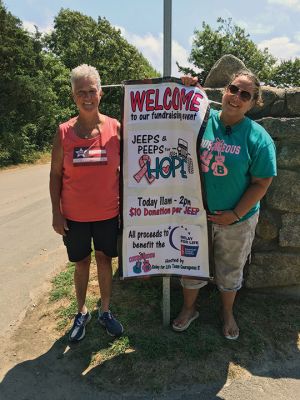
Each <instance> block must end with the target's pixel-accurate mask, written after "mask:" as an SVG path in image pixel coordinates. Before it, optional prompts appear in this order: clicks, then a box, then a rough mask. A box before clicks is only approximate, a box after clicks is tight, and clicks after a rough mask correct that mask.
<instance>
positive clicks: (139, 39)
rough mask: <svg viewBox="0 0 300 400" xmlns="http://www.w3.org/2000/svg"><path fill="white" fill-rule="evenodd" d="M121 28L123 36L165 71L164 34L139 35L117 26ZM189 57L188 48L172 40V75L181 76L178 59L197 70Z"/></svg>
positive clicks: (159, 69)
mask: <svg viewBox="0 0 300 400" xmlns="http://www.w3.org/2000/svg"><path fill="white" fill-rule="evenodd" d="M115 28H117V29H120V31H121V34H122V36H123V37H124V38H125V39H126V40H128V42H129V43H131V44H133V45H134V46H136V47H137V49H138V50H139V51H140V52H141V53H142V54H143V56H144V57H146V58H147V59H148V60H149V62H150V63H151V64H152V66H153V67H154V68H155V69H156V70H157V71H159V72H160V73H163V34H162V33H160V34H158V35H153V34H152V33H147V34H146V35H143V36H139V35H136V34H133V33H130V32H128V31H126V29H125V28H124V27H120V26H115ZM188 57H189V54H188V50H187V49H185V48H184V47H183V46H181V45H180V44H179V43H178V42H177V41H176V40H172V76H180V75H181V74H180V73H179V72H178V68H177V65H176V61H177V62H178V63H179V64H180V65H181V66H183V67H190V68H193V69H194V70H197V69H196V68H195V67H193V65H192V64H190V63H189V62H188V61H187V59H188Z"/></svg>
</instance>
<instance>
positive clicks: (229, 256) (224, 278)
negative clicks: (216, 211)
mask: <svg viewBox="0 0 300 400" xmlns="http://www.w3.org/2000/svg"><path fill="white" fill-rule="evenodd" d="M258 216H259V212H257V213H255V214H254V215H252V216H251V217H250V218H248V219H246V220H245V221H242V222H238V223H237V224H233V225H217V224H213V225H212V253H213V258H214V259H213V261H214V273H215V282H216V284H217V286H218V288H219V290H221V291H237V290H239V289H240V288H241V287H242V282H243V270H244V266H245V264H246V261H247V258H248V256H249V254H250V252H251V246H252V242H253V239H254V236H255V228H256V225H257V222H258ZM181 284H182V286H183V287H184V288H187V289H200V288H201V287H203V286H205V285H206V284H207V282H205V281H202V280H199V279H191V278H187V277H182V278H181Z"/></svg>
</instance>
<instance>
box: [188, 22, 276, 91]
mask: <svg viewBox="0 0 300 400" xmlns="http://www.w3.org/2000/svg"><path fill="white" fill-rule="evenodd" d="M217 22H218V23H219V26H218V28H217V29H216V30H215V31H214V30H213V29H212V28H211V27H210V26H209V25H208V24H206V23H205V22H203V23H202V28H203V29H202V30H201V31H200V30H195V32H194V33H195V38H194V42H193V46H192V50H191V54H190V58H189V61H190V62H192V63H193V64H194V65H195V66H196V67H198V68H200V69H201V70H202V72H201V73H200V75H199V78H200V80H201V82H202V83H203V82H204V81H205V78H206V77H207V75H208V73H209V71H210V70H211V68H212V66H213V65H214V64H215V62H216V61H217V60H219V58H221V57H222V56H223V55H225V54H232V55H234V56H236V57H238V58H239V59H240V60H242V61H243V62H244V64H245V65H246V66H247V67H248V68H250V69H251V70H252V71H253V72H254V73H257V74H259V77H260V79H261V80H267V79H268V78H269V76H270V73H271V70H272V66H273V65H274V64H275V61H276V59H275V58H274V57H273V56H272V55H271V54H269V52H268V50H267V49H265V50H263V51H262V50H259V49H258V48H257V46H256V45H255V43H254V42H253V41H252V40H250V38H249V35H248V34H247V33H246V32H245V30H244V29H243V28H241V27H239V26H238V25H235V24H233V23H232V19H231V18H229V19H228V20H226V19H223V18H218V20H217ZM182 70H184V69H182Z"/></svg>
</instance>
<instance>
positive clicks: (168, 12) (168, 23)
mask: <svg viewBox="0 0 300 400" xmlns="http://www.w3.org/2000/svg"><path fill="white" fill-rule="evenodd" d="M171 60H172V0H164V70H163V75H164V76H171V74H172V71H171ZM163 325H164V326H169V325H170V277H169V276H166V277H163Z"/></svg>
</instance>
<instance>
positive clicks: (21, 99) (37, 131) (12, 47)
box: [0, 0, 69, 165]
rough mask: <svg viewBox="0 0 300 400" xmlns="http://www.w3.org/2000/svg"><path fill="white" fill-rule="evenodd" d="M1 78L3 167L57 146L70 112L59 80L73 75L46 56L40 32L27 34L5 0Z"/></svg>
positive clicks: (0, 13)
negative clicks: (59, 131)
mask: <svg viewBox="0 0 300 400" xmlns="http://www.w3.org/2000/svg"><path fill="white" fill-rule="evenodd" d="M66 72H67V74H66ZM0 74H1V80H0V91H1V100H0V113H1V119H0V165H5V164H10V163H18V162H24V161H29V160H31V159H32V157H33V156H34V151H39V150H44V149H45V148H47V147H49V143H50V142H51V141H52V136H53V133H54V132H55V129H56V126H57V122H58V121H59V120H60V117H62V114H63V109H65V108H66V106H65V104H63V109H62V108H61V103H62V100H61V98H62V96H61V95H60V93H61V88H58V85H57V87H55V79H56V80H57V79H60V78H61V77H62V76H63V77H64V79H67V80H69V77H68V74H69V72H68V70H67V69H66V68H65V67H64V66H63V64H61V63H60V62H59V60H57V59H54V57H53V56H51V55H46V54H44V53H43V52H42V43H41V41H40V34H39V32H38V31H36V33H35V34H30V33H28V32H27V31H25V30H24V29H23V27H22V23H21V21H20V20H19V19H18V18H16V17H14V16H13V15H12V14H11V13H10V12H8V11H7V10H6V8H5V7H4V5H3V2H2V1H1V0H0Z"/></svg>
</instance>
